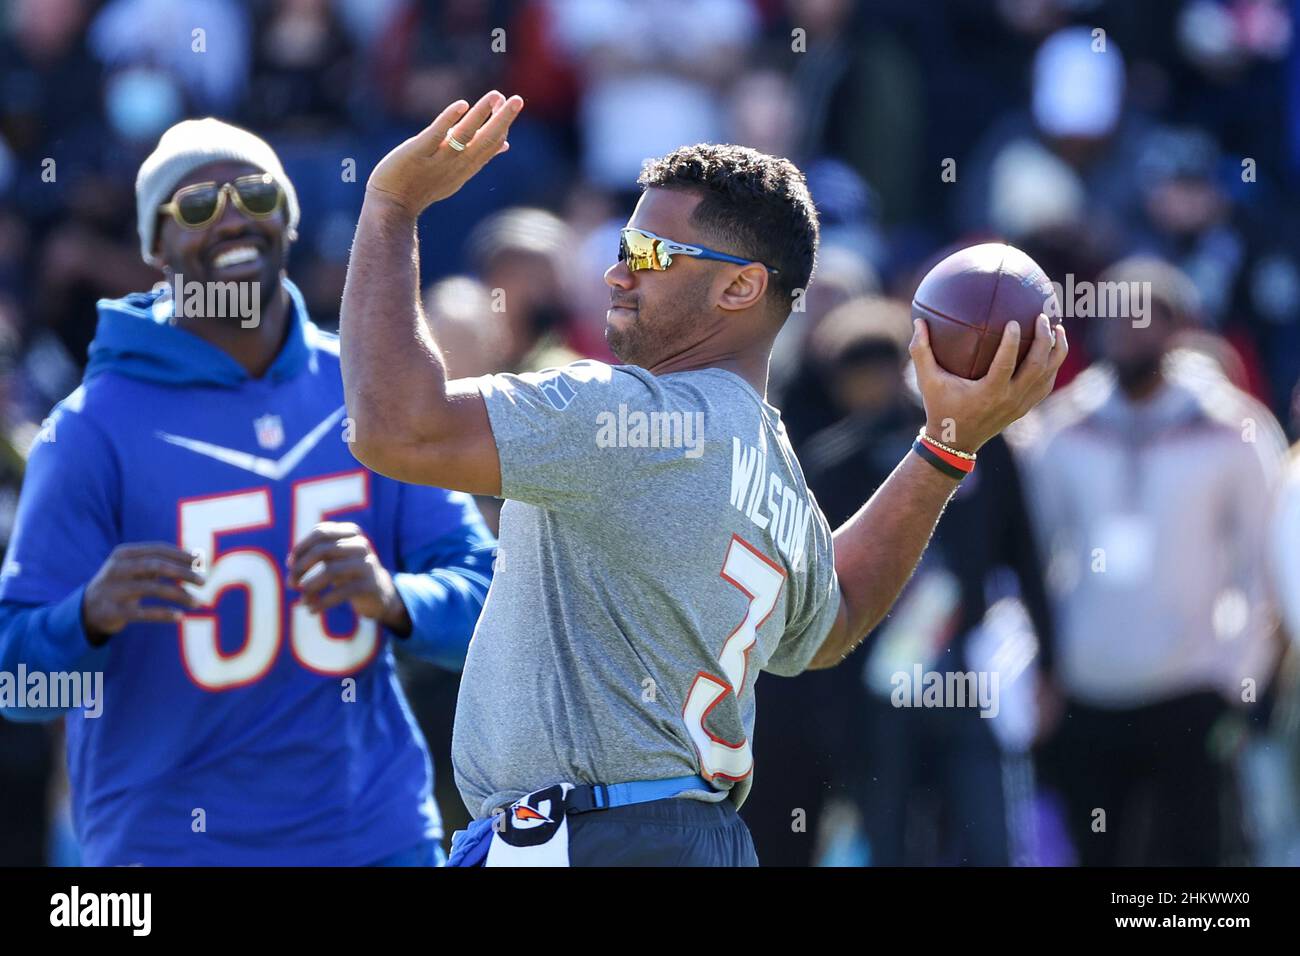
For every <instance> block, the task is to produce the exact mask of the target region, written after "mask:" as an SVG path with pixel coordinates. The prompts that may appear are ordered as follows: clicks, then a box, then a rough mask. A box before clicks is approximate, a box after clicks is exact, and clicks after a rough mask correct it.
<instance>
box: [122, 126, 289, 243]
mask: <svg viewBox="0 0 1300 956" xmlns="http://www.w3.org/2000/svg"><path fill="white" fill-rule="evenodd" d="M223 160H230V161H233V162H240V163H249V164H251V165H253V166H256V167H257V168H258V169H260V170H262V171H263V172H266V173H270V174H271V177H272V178H273V179H274V180H275V181H276V182H277V183H279V184H280V188H281V189H283V190H284V199H285V204H286V205H287V206H288V211H289V234H290V236H291V237H292V236H293V234H294V233H295V232H296V231H297V228H298V194H297V193H296V192H294V189H293V183H291V182H289V177H288V176H286V175H285V174H284V167H282V166H281V165H280V159H279V157H278V156H276V155H275V150H273V149H272V148H271V146H270V144H269V143H267V142H266V140H264V139H262V138H261V137H260V136H256V135H254V134H253V133H250V132H249V131H248V130H246V129H240V128H239V127H238V126H231V125H230V124H229V123H223V122H222V121H221V120H219V119H213V118H212V117H208V118H207V119H201V120H183V121H182V122H180V123H177V124H176V125H175V126H173V127H172V128H171V129H169V130H167V132H165V133H163V134H162V138H161V139H159V140H158V146H157V148H156V149H155V150H154V151H153V152H152V153H150V154H149V156H148V157H147V158H146V159H145V161H144V162H143V163H141V164H140V172H139V174H137V175H136V177H135V207H136V226H137V228H138V229H139V232H140V254H141V255H142V256H143V257H144V261H145V262H147V263H149V264H150V265H153V266H160V265H161V264H162V263H161V262H160V261H159V260H158V258H157V257H156V256H155V255H154V254H153V244H154V235H155V229H156V228H157V225H158V207H159V206H161V205H162V204H163V203H165V202H167V200H169V199H171V197H172V193H173V192H174V191H175V189H176V184H177V183H179V182H180V181H181V180H182V179H184V178H185V177H186V176H188V175H189V174H190V173H191V172H193V171H194V170H196V169H198V168H199V167H200V166H206V165H207V164H208V163H217V162H221V161H223Z"/></svg>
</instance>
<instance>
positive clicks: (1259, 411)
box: [1022, 259, 1284, 866]
mask: <svg viewBox="0 0 1300 956" xmlns="http://www.w3.org/2000/svg"><path fill="white" fill-rule="evenodd" d="M1101 279H1102V281H1104V282H1126V283H1127V282H1136V283H1150V286H1149V288H1150V290H1151V292H1150V301H1149V303H1148V310H1147V315H1146V317H1145V318H1144V319H1142V320H1140V321H1139V320H1137V317H1136V316H1135V315H1132V314H1129V315H1103V316H1102V317H1100V318H1098V319H1097V320H1096V322H1097V323H1098V324H1097V326H1096V329H1097V333H1098V334H1097V337H1096V346H1097V354H1098V355H1099V356H1100V357H1101V361H1100V362H1099V363H1098V365H1096V366H1094V367H1093V368H1090V369H1089V370H1088V371H1087V372H1085V373H1084V374H1082V375H1081V376H1079V378H1078V379H1076V380H1075V381H1074V382H1073V383H1072V384H1071V385H1069V386H1068V387H1067V388H1065V389H1064V390H1062V391H1061V392H1059V393H1058V394H1057V395H1055V396H1054V397H1052V398H1050V399H1049V400H1048V402H1047V403H1045V404H1044V406H1042V407H1041V409H1039V410H1038V411H1037V412H1035V413H1034V416H1033V418H1032V419H1031V420H1030V421H1029V423H1028V424H1027V427H1026V428H1025V429H1023V430H1022V436H1023V438H1024V441H1025V444H1026V451H1027V454H1028V458H1029V461H1030V463H1031V474H1032V480H1031V481H1030V482H1029V487H1030V488H1031V489H1032V491H1033V501H1034V503H1035V505H1036V506H1037V507H1038V511H1039V514H1040V522H1039V527H1040V528H1041V529H1042V531H1043V533H1044V536H1045V542H1046V547H1045V551H1046V554H1047V557H1048V567H1049V584H1050V586H1051V590H1052V595H1053V600H1054V604H1055V608H1056V622H1057V628H1056V633H1057V635H1058V636H1059V640H1058V645H1057V647H1056V649H1055V653H1054V654H1053V655H1052V656H1051V666H1050V667H1049V669H1048V677H1047V684H1046V688H1047V689H1046V692H1045V697H1044V728H1043V729H1044V732H1045V733H1050V723H1051V716H1052V715H1053V712H1054V711H1057V710H1059V707H1058V706H1056V703H1055V698H1056V696H1057V695H1058V694H1060V695H1063V697H1064V701H1063V703H1062V704H1061V706H1063V708H1064V716H1063V718H1062V719H1060V720H1059V721H1058V722H1057V724H1056V729H1055V734H1054V735H1053V736H1051V739H1050V740H1049V742H1048V744H1047V746H1046V747H1045V749H1044V771H1045V776H1046V778H1047V779H1048V780H1049V781H1050V782H1052V783H1053V784H1054V785H1055V786H1056V787H1057V788H1058V789H1059V790H1060V791H1061V794H1062V796H1063V797H1064V799H1065V801H1066V804H1067V807H1068V812H1067V827H1068V829H1069V831H1070V833H1071V835H1072V838H1073V841H1074V845H1075V850H1076V852H1077V853H1078V856H1079V859H1080V861H1081V862H1082V863H1084V864H1085V865H1119V864H1146V865H1175V864H1181V865H1203V866H1207V865H1215V864H1222V863H1226V862H1233V861H1235V862H1244V860H1243V857H1242V856H1241V854H1242V848H1241V812H1240V807H1239V804H1238V800H1237V796H1236V795H1235V794H1234V791H1233V785H1234V781H1235V776H1234V773H1233V768H1232V765H1231V757H1230V754H1228V753H1225V752H1224V751H1223V747H1222V744H1223V740H1224V739H1226V738H1225V737H1224V736H1223V729H1224V726H1225V724H1224V723H1223V722H1224V721H1228V722H1231V720H1232V714H1233V712H1234V710H1236V709H1239V708H1240V705H1241V704H1242V703H1243V701H1245V702H1250V701H1253V700H1255V699H1257V697H1256V695H1257V694H1259V693H1262V689H1263V688H1264V687H1266V686H1267V684H1268V682H1269V678H1270V676H1271V673H1272V668H1273V664H1274V656H1275V648H1274V646H1273V644H1272V631H1273V624H1274V614H1273V610H1272V606H1271V602H1270V600H1269V597H1268V593H1267V590H1266V587H1265V576H1264V564H1263V555H1264V554H1265V553H1266V544H1267V533H1268V531H1267V529H1268V522H1269V516H1270V507H1269V504H1268V503H1269V502H1270V501H1271V500H1272V495H1273V492H1274V489H1275V487H1276V484H1277V480H1278V477H1279V472H1280V467H1281V459H1282V451H1283V448H1284V442H1283V440H1282V436H1281V432H1280V429H1279V428H1278V426H1277V423H1276V422H1275V421H1274V419H1273V417H1272V416H1271V415H1270V414H1269V413H1268V411H1267V410H1266V409H1265V408H1264V407H1263V406H1261V405H1260V404H1259V403H1257V402H1255V401H1254V400H1252V399H1251V398H1249V397H1248V396H1246V395H1244V394H1243V393H1241V392H1240V391H1239V390H1238V389H1236V388H1234V387H1233V386H1232V385H1231V384H1230V383H1229V382H1228V381H1227V379H1226V378H1225V377H1224V376H1223V375H1222V372H1221V370H1220V369H1218V368H1217V367H1216V366H1215V365H1214V364H1213V363H1212V362H1210V361H1209V360H1208V359H1206V358H1204V357H1196V356H1192V355H1189V354H1188V353H1180V352H1176V351H1172V350H1173V347H1174V344H1175V341H1176V336H1177V334H1178V333H1179V332H1180V331H1183V330H1185V329H1188V328H1191V327H1193V326H1194V324H1195V323H1196V322H1197V320H1198V318H1199V315H1200V313H1199V307H1198V302H1197V295H1196V290H1195V287H1194V285H1193V284H1192V282H1191V280H1190V279H1189V278H1188V277H1187V276H1186V275H1184V274H1183V273H1181V272H1179V271H1178V270H1176V269H1174V268H1173V267H1172V266H1170V265H1168V264H1166V263H1162V262H1159V261H1153V260H1149V259H1147V260H1142V259H1130V260H1125V261H1124V262H1121V263H1119V264H1117V265H1115V266H1113V267H1112V268H1110V269H1109V270H1107V271H1106V272H1105V273H1104V274H1103V275H1102V277H1101ZM1147 323H1149V324H1147Z"/></svg>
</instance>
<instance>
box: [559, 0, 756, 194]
mask: <svg viewBox="0 0 1300 956" xmlns="http://www.w3.org/2000/svg"><path fill="white" fill-rule="evenodd" d="M549 7H550V12H551V17H552V22H553V24H554V30H555V37H556V40H557V42H558V43H559V45H560V47H561V49H562V50H564V51H565V52H566V53H567V54H568V56H569V57H570V58H572V60H573V61H574V62H575V63H577V64H578V65H579V67H580V70H581V75H582V80H581V82H582V85H583V93H582V103H581V106H580V117H581V119H580V125H581V132H582V149H583V159H582V168H583V171H584V173H585V175H586V177H587V178H588V179H589V180H590V181H591V182H592V183H593V184H595V185H596V186H597V187H599V188H602V189H608V190H611V191H614V192H624V193H628V192H632V191H634V189H635V182H636V177H637V174H638V173H639V172H640V170H641V164H642V162H644V161H645V159H646V158H647V157H650V156H660V155H663V154H664V153H667V152H669V151H670V150H673V149H676V148H677V147H678V146H681V145H683V144H687V143H708V142H718V141H719V140H720V139H721V138H722V135H721V134H722V130H723V124H724V116H723V112H722V109H721V102H720V100H719V91H720V90H721V89H722V87H723V84H724V83H725V81H726V80H727V79H728V78H730V77H732V76H735V75H736V72H737V68H738V67H739V66H740V65H741V64H742V63H743V56H744V50H745V47H746V46H747V45H748V44H749V43H750V42H752V40H753V39H754V38H755V36H756V31H757V28H758V20H757V18H756V16H755V13H754V8H753V6H752V5H751V4H750V3H748V2H746V0H689V2H688V0H659V2H658V3H654V4H646V3H643V2H640V0H551V2H550V4H549Z"/></svg>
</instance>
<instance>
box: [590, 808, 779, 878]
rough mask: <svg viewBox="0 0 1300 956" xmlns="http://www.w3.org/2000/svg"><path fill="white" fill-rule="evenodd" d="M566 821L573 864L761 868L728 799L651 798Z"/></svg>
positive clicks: (747, 836)
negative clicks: (707, 801) (706, 801)
mask: <svg viewBox="0 0 1300 956" xmlns="http://www.w3.org/2000/svg"><path fill="white" fill-rule="evenodd" d="M568 820H569V862H570V864H571V865H572V866H758V855H757V854H756V853H755V852H754V841H753V839H752V838H751V837H750V835H749V828H748V827H746V826H745V821H744V820H742V819H740V814H738V813H736V805H735V804H734V803H732V802H731V801H730V800H723V801H721V802H719V803H705V802H704V801H702V800H686V799H680V798H670V799H667V800H652V801H651V802H649V803H634V804H631V805H629V806H625V807H613V808H611V809H609V810H594V811H592V812H591V813H576V814H572V815H570V816H569V818H568Z"/></svg>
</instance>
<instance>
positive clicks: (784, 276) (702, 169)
mask: <svg viewBox="0 0 1300 956" xmlns="http://www.w3.org/2000/svg"><path fill="white" fill-rule="evenodd" d="M637 184H638V185H639V186H640V187H641V188H642V189H643V190H644V189H649V188H652V187H653V188H656V189H680V190H688V191H691V192H695V193H698V194H699V195H700V196H701V199H700V203H699V205H698V206H696V207H695V210H694V212H692V213H691V222H692V223H694V224H695V225H696V226H698V227H699V228H700V231H701V232H703V233H704V234H705V236H706V237H707V238H708V241H709V242H710V243H717V245H718V251H719V252H729V253H731V254H732V255H737V256H744V257H747V258H748V257H752V258H754V259H755V260H756V261H758V262H761V263H763V264H764V265H767V266H771V267H772V268H773V269H777V270H779V271H778V274H777V275H774V276H772V277H771V282H770V283H769V284H768V291H769V293H770V295H771V296H773V297H774V298H776V299H779V301H780V302H781V303H783V305H784V307H785V308H784V311H783V312H782V313H781V315H782V317H783V318H784V317H785V316H786V315H788V314H789V312H790V310H791V308H792V307H793V301H794V297H795V296H796V295H797V294H800V292H801V291H802V290H805V289H807V287H808V282H809V281H810V280H811V279H812V274H813V268H814V266H815V265H816V260H817V241H818V225H817V207H816V206H814V205H813V201H812V196H811V195H810V194H809V192H808V183H807V181H806V180H805V179H804V176H803V173H801V172H800V171H799V168H798V167H797V166H795V164H794V163H792V162H790V161H789V160H788V159H781V158H779V157H777V156H769V155H767V154H766V153H760V152H759V151H758V150H756V149H751V148H749V147H748V146H732V145H719V144H716V143H697V144H696V145H694V146H682V147H681V148H679V149H675V150H673V151H672V152H671V153H669V154H668V155H667V156H662V157H660V158H658V159H651V160H647V161H646V163H645V166H644V167H643V168H642V170H641V175H640V177H639V178H638V179H637Z"/></svg>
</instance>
